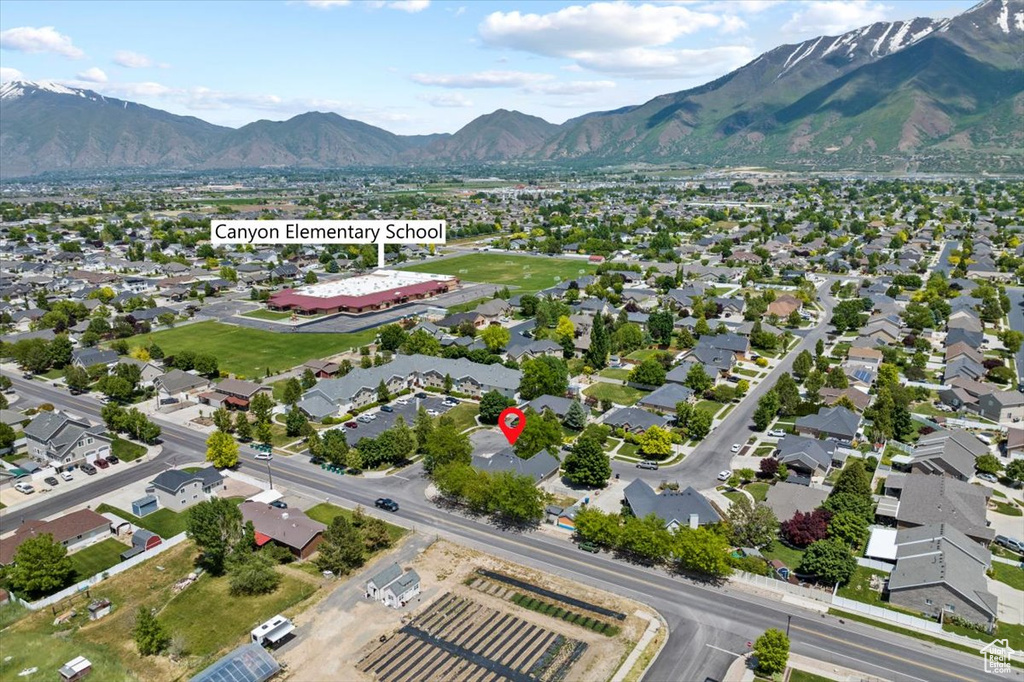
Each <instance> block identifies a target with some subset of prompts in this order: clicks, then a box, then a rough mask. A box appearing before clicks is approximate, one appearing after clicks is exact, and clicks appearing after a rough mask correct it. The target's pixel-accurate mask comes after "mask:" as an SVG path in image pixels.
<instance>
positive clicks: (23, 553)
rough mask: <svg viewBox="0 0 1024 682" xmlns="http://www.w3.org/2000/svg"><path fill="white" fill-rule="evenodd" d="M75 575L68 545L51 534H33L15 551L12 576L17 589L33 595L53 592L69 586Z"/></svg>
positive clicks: (38, 595)
mask: <svg viewBox="0 0 1024 682" xmlns="http://www.w3.org/2000/svg"><path fill="white" fill-rule="evenodd" d="M74 575H75V565H74V563H72V561H71V558H70V557H69V556H68V550H67V548H66V547H64V545H62V544H60V543H59V542H57V541H55V540H54V539H53V535H51V534H50V533H43V534H42V535H37V536H35V537H30V538H28V539H27V540H25V541H24V542H22V543H21V544H20V545H18V549H17V550H16V551H15V552H14V560H13V566H12V567H11V568H10V569H9V572H8V577H9V578H10V581H11V584H12V585H13V586H14V589H16V590H18V591H19V592H21V593H22V596H27V597H29V598H35V597H41V596H43V595H46V594H51V593H53V592H56V591H57V590H59V589H61V588H62V587H64V586H65V585H68V584H69V583H70V582H71V580H72V579H73V578H74Z"/></svg>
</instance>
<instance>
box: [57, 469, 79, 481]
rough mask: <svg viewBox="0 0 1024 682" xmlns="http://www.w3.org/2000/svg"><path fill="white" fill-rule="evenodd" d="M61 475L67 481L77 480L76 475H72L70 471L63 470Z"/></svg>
mask: <svg viewBox="0 0 1024 682" xmlns="http://www.w3.org/2000/svg"><path fill="white" fill-rule="evenodd" d="M60 477H61V478H63V479H64V480H65V481H73V480H75V477H74V476H72V475H71V472H70V471H62V472H60Z"/></svg>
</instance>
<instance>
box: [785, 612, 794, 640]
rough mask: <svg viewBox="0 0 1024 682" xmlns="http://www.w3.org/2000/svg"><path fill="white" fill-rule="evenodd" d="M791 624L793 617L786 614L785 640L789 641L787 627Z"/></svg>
mask: <svg viewBox="0 0 1024 682" xmlns="http://www.w3.org/2000/svg"><path fill="white" fill-rule="evenodd" d="M792 622H793V616H791V615H789V614H786V639H789V626H790V624H791V623H792Z"/></svg>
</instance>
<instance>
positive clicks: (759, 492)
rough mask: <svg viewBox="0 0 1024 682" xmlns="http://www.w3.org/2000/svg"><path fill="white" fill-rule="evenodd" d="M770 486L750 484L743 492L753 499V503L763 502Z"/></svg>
mask: <svg viewBox="0 0 1024 682" xmlns="http://www.w3.org/2000/svg"><path fill="white" fill-rule="evenodd" d="M770 487H771V486H770V485H768V484H767V483H750V484H749V485H747V486H746V487H745V488H744V490H746V491H747V492H748V493H750V496H751V497H753V498H754V501H755V502H764V498H765V497H767V496H768V489H769V488H770Z"/></svg>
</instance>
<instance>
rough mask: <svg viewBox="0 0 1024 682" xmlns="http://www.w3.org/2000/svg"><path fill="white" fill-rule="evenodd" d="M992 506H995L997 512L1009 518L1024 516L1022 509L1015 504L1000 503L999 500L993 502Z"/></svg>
mask: <svg viewBox="0 0 1024 682" xmlns="http://www.w3.org/2000/svg"><path fill="white" fill-rule="evenodd" d="M992 504H993V505H995V508H996V511H997V512H999V513H1000V514H1005V515H1007V516H1024V512H1022V511H1021V510H1020V507H1018V506H1017V505H1015V504H1012V503H1007V502H1000V501H999V500H993V502H992Z"/></svg>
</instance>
